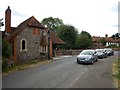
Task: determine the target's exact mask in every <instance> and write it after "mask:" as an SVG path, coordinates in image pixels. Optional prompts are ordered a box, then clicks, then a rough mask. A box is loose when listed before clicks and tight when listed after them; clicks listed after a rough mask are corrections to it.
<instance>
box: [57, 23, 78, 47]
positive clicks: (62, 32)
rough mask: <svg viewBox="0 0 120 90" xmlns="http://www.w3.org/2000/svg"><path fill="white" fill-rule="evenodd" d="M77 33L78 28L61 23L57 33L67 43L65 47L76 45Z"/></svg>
mask: <svg viewBox="0 0 120 90" xmlns="http://www.w3.org/2000/svg"><path fill="white" fill-rule="evenodd" d="M77 33H78V32H77V30H76V28H75V27H74V26H71V25H61V26H60V27H58V33H57V35H58V36H59V37H60V38H61V39H62V40H63V41H64V42H65V43H66V45H64V46H63V48H65V49H72V48H74V47H75V42H76V39H77Z"/></svg>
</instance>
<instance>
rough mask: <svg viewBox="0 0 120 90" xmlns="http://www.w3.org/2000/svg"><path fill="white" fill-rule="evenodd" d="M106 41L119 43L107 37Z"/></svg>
mask: <svg viewBox="0 0 120 90" xmlns="http://www.w3.org/2000/svg"><path fill="white" fill-rule="evenodd" d="M105 41H106V42H117V40H114V39H113V38H111V37H106V38H105Z"/></svg>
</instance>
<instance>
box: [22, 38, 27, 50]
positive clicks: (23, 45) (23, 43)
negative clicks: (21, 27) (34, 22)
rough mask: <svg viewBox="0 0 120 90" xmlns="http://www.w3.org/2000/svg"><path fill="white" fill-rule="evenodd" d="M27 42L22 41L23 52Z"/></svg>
mask: <svg viewBox="0 0 120 90" xmlns="http://www.w3.org/2000/svg"><path fill="white" fill-rule="evenodd" d="M25 43H26V42H25V40H22V50H25Z"/></svg>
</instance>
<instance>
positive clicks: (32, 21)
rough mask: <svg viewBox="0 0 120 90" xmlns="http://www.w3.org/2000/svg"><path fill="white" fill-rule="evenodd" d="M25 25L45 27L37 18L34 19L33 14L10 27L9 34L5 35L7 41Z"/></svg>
mask: <svg viewBox="0 0 120 90" xmlns="http://www.w3.org/2000/svg"><path fill="white" fill-rule="evenodd" d="M27 26H28V27H37V28H40V29H45V27H44V26H43V25H42V24H41V23H40V22H39V21H38V20H37V19H35V17H34V16H32V17H30V18H28V19H27V20H25V21H23V22H22V23H20V24H19V25H18V26H17V27H16V28H15V27H11V28H12V32H11V35H9V36H7V38H6V39H7V40H8V41H11V40H13V38H14V37H16V36H17V35H18V34H19V33H20V32H21V31H23V30H24V28H25V27H27Z"/></svg>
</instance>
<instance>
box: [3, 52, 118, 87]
mask: <svg viewBox="0 0 120 90" xmlns="http://www.w3.org/2000/svg"><path fill="white" fill-rule="evenodd" d="M117 57H118V55H117V52H115V55H114V56H110V57H108V58H105V59H99V61H98V62H96V63H94V65H82V64H77V62H76V56H72V57H65V58H62V59H61V60H57V61H54V62H52V63H48V64H44V65H40V66H37V67H34V68H31V69H26V70H21V71H17V72H14V73H11V74H9V75H7V76H4V77H3V79H2V80H3V81H2V86H3V88H114V86H113V80H112V63H113V61H114V59H115V58H117Z"/></svg>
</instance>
